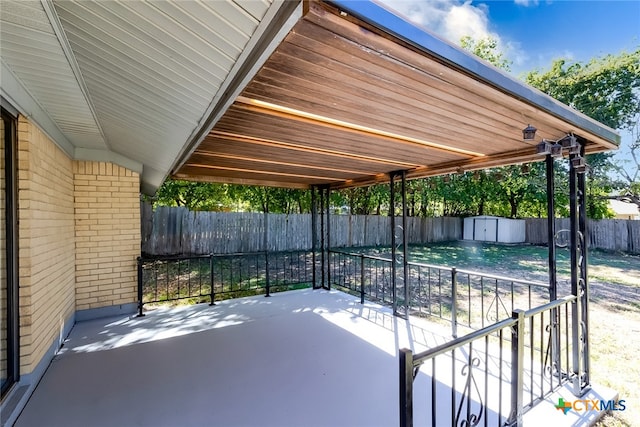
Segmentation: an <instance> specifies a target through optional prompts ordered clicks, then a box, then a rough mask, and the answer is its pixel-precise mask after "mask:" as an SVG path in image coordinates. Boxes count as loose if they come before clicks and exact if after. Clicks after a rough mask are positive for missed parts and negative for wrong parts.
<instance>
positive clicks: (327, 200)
mask: <svg viewBox="0 0 640 427" xmlns="http://www.w3.org/2000/svg"><path fill="white" fill-rule="evenodd" d="M325 191H326V192H327V195H326V203H327V289H329V290H330V289H331V252H330V251H331V227H330V224H331V212H330V211H331V200H330V199H331V188H329V186H328V185H327V186H326V187H325Z"/></svg>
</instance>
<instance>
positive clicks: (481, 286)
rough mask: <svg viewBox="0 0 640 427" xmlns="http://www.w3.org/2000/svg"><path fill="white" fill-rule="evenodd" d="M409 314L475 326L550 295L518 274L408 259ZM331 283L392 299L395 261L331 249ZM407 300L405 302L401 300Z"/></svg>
mask: <svg viewBox="0 0 640 427" xmlns="http://www.w3.org/2000/svg"><path fill="white" fill-rule="evenodd" d="M407 264H408V269H407V271H408V277H407V286H409V302H408V304H407V307H408V309H409V310H408V312H409V313H410V314H418V315H429V316H435V317H437V318H441V319H444V320H447V321H449V322H451V327H452V335H453V336H454V337H455V336H457V335H458V326H463V327H467V328H470V329H472V330H477V329H481V328H483V327H485V326H486V325H490V324H493V323H495V322H498V321H500V320H503V319H506V318H509V316H510V315H511V312H512V311H513V310H515V309H516V308H520V309H530V308H532V307H535V306H539V305H541V304H543V303H544V302H545V301H548V299H549V286H548V285H546V284H544V283H541V282H535V281H531V280H524V279H515V278H509V277H502V276H496V275H492V274H487V273H479V272H474V271H469V270H461V269H456V268H450V267H442V266H436V265H429V264H424V263H417V262H408V263H407ZM329 268H330V274H329V277H330V278H331V285H332V286H338V287H340V288H343V289H346V290H348V291H350V292H352V293H356V294H360V297H361V300H364V298H367V299H370V300H373V301H380V302H382V303H384V304H391V303H392V285H393V284H392V280H391V278H392V261H391V260H390V259H388V258H382V257H376V256H371V255H366V254H361V253H351V252H344V251H339V250H331V251H329ZM403 303H404V302H403Z"/></svg>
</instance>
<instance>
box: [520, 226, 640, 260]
mask: <svg viewBox="0 0 640 427" xmlns="http://www.w3.org/2000/svg"><path fill="white" fill-rule="evenodd" d="M569 227H570V224H569V219H568V218H558V219H556V236H557V238H558V240H559V241H561V242H563V241H566V240H567V239H568V237H569ZM526 230H527V237H526V239H527V243H532V244H534V245H539V244H545V245H546V244H547V240H548V239H547V219H546V218H528V219H527V220H526ZM587 235H588V238H589V241H588V245H589V247H590V248H593V249H604V250H611V251H622V252H628V253H632V254H639V253H640V221H638V220H627V219H602V220H598V221H595V220H589V221H587Z"/></svg>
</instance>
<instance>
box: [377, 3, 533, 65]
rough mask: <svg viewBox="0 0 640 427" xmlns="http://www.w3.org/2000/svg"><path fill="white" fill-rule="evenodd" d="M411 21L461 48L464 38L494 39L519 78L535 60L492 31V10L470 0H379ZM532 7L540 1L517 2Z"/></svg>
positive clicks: (515, 44)
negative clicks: (490, 15) (490, 19)
mask: <svg viewBox="0 0 640 427" xmlns="http://www.w3.org/2000/svg"><path fill="white" fill-rule="evenodd" d="M378 1H379V2H380V3H381V4H383V5H384V6H386V7H387V8H389V9H391V10H394V11H396V13H398V14H399V15H402V16H404V17H405V18H406V19H408V20H409V21H411V22H413V23H415V24H417V25H420V26H422V27H424V28H426V29H427V31H430V32H431V33H434V34H436V35H437V36H439V37H440V38H442V39H445V40H447V41H449V42H450V43H454V44H457V45H459V44H460V39H461V38H462V37H463V36H470V37H471V38H472V39H474V40H480V39H482V38H487V37H491V38H493V39H494V40H496V41H497V42H498V49H499V50H500V51H501V52H503V54H504V56H505V58H508V59H510V60H512V61H513V66H512V71H513V73H514V74H515V75H518V74H519V73H520V72H521V71H522V70H524V69H530V67H531V61H532V58H530V57H529V55H527V54H526V52H523V50H522V48H521V46H520V43H518V42H515V41H512V40H507V39H505V38H503V37H501V36H500V35H499V34H498V33H497V32H495V31H494V30H493V29H492V28H491V24H490V22H489V7H488V6H486V5H485V4H479V5H475V4H473V3H472V2H471V1H469V0H466V1H465V0H378ZM515 1H517V2H519V3H526V4H528V5H532V4H533V3H536V4H537V2H538V0H515Z"/></svg>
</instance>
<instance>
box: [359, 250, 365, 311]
mask: <svg viewBox="0 0 640 427" xmlns="http://www.w3.org/2000/svg"><path fill="white" fill-rule="evenodd" d="M364 280H365V279H364V255H362V254H360V304H364Z"/></svg>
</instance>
